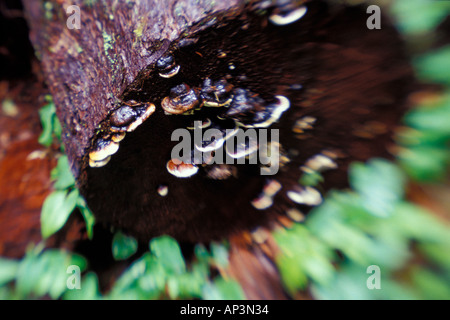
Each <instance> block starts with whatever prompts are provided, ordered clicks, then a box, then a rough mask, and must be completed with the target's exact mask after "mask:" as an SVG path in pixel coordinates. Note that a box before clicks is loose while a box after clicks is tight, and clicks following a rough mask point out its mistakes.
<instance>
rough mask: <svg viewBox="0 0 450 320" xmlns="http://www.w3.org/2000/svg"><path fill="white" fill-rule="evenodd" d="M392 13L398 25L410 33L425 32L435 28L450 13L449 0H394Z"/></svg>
mask: <svg viewBox="0 0 450 320" xmlns="http://www.w3.org/2000/svg"><path fill="white" fill-rule="evenodd" d="M391 13H392V14H393V15H394V16H395V17H396V20H397V27H398V28H399V29H400V31H401V32H403V33H405V34H409V35H414V34H424V33H428V32H431V31H433V30H434V28H436V27H437V26H438V25H439V23H441V22H442V21H443V20H444V19H445V17H446V16H447V15H448V14H449V13H450V3H449V2H448V1H436V0H392V1H391Z"/></svg>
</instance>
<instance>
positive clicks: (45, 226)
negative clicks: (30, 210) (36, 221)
mask: <svg viewBox="0 0 450 320" xmlns="http://www.w3.org/2000/svg"><path fill="white" fill-rule="evenodd" d="M78 197H79V192H78V190H77V189H75V190H73V191H72V192H70V193H69V194H68V195H67V191H54V192H52V193H51V194H50V195H49V196H48V197H47V199H45V201H44V204H43V206H42V212H41V232H42V237H43V238H44V239H47V238H48V237H50V236H51V235H53V234H54V233H55V232H57V231H59V230H60V229H61V228H62V227H63V226H64V224H65V223H66V222H67V219H68V218H69V216H70V214H71V213H72V211H73V210H74V209H75V206H76V203H77V199H78Z"/></svg>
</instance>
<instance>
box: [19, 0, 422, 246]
mask: <svg viewBox="0 0 450 320" xmlns="http://www.w3.org/2000/svg"><path fill="white" fill-rule="evenodd" d="M91 3H92V4H91ZM211 3H214V5H213V4H211ZM245 3H246V4H244V2H243V1H239V0H235V1H231V0H230V1H217V2H210V1H194V0H192V1H189V0H185V1H175V0H173V1H156V0H155V1H152V0H146V1H144V0H141V1H123V2H122V1H92V2H90V1H76V2H75V3H73V2H72V1H45V2H44V1H35V0H28V1H25V8H26V12H27V15H28V21H29V25H30V29H31V39H32V41H33V43H34V46H35V48H36V50H37V52H38V55H39V58H40V59H41V61H42V64H43V68H44V71H45V74H46V79H47V85H48V86H49V88H50V91H51V93H52V95H53V98H54V101H55V103H56V106H57V113H58V116H59V118H60V120H61V122H62V125H63V142H64V145H65V146H66V151H67V154H68V156H69V159H70V161H71V164H72V169H73V172H74V174H75V176H76V178H77V181H78V184H79V186H80V188H81V191H82V193H83V195H84V196H85V197H86V199H87V201H88V204H89V205H90V207H91V208H92V209H93V211H94V213H95V215H96V217H97V219H98V221H99V222H105V223H108V224H112V225H114V226H116V227H119V228H121V229H123V230H125V231H127V232H129V233H130V234H133V235H135V236H137V237H138V238H139V239H141V240H144V241H147V240H149V239H150V238H151V237H153V236H156V235H160V234H163V233H166V234H170V235H172V236H174V237H176V238H177V239H179V240H182V241H189V242H196V241H208V240H211V239H220V238H222V237H225V236H229V235H231V234H237V233H239V232H240V231H242V230H253V229H254V228H256V227H258V226H260V225H262V226H270V225H271V224H272V223H273V221H275V220H276V217H278V216H284V215H285V213H286V212H287V211H288V210H289V209H292V208H297V209H301V210H303V211H307V210H308V209H309V207H310V205H311V204H316V202H318V201H306V202H302V201H303V200H301V199H299V198H298V197H297V198H295V197H294V199H293V197H292V196H289V195H290V193H289V192H290V191H296V192H297V193H298V192H300V193H301V192H302V191H301V190H302V189H301V187H300V186H299V185H298V180H299V178H300V176H301V174H302V172H304V171H305V167H308V166H313V167H314V166H317V164H318V163H317V162H316V163H315V164H311V162H308V161H309V160H311V159H314V157H315V156H318V155H321V156H325V157H326V158H327V159H328V160H330V161H332V162H333V163H334V164H335V165H337V167H338V169H336V170H332V171H329V172H327V173H325V178H326V179H325V181H326V182H325V183H324V184H323V185H322V186H321V187H320V190H319V191H321V192H324V191H326V190H328V189H329V188H330V187H343V186H346V184H347V180H346V170H347V167H348V164H349V163H350V162H351V161H354V160H365V159H368V158H370V157H373V156H386V157H387V156H389V153H388V151H387V147H388V145H389V143H390V142H391V137H392V130H393V129H394V128H395V126H396V124H397V123H398V121H399V119H400V117H401V115H402V113H403V112H404V110H405V108H406V97H407V95H408V93H409V92H410V91H411V86H412V82H413V81H412V79H413V77H412V73H411V70H410V68H409V66H408V63H407V58H406V57H405V55H404V53H403V49H402V44H401V40H400V39H399V37H398V36H397V33H396V31H395V29H394V28H393V27H392V26H391V25H390V23H389V21H388V20H386V19H384V18H383V21H382V25H383V28H382V30H369V29H367V27H366V19H367V14H366V13H365V7H364V6H353V7H346V6H343V5H340V4H339V5H337V4H336V3H335V2H333V1H330V2H328V1H319V0H317V1H291V2H289V3H288V4H285V1H273V2H268V1H250V2H249V3H247V2H245ZM304 3H306V6H307V7H306V8H307V11H306V13H305V12H304V11H303V13H305V14H304V15H303V16H302V17H301V18H298V19H297V20H296V21H292V23H288V24H287V23H284V22H281V23H280V22H279V21H278V22H277V20H276V19H277V18H278V19H280V18H283V14H282V13H283V10H284V11H285V12H284V13H286V12H288V13H292V12H294V13H296V14H297V13H302V11H301V9H302V8H305V7H302V4H304ZM69 4H77V5H78V6H79V7H80V9H81V29H80V30H70V29H68V28H67V27H66V20H67V18H68V15H67V14H66V12H65V9H66V8H67V6H68V5H69ZM299 8H300V9H299ZM299 10H300V11H299ZM280 12H281V13H280ZM287 16H288V17H289V16H290V15H289V14H288V15H287ZM274 17H275V19H274ZM280 24H281V25H280ZM171 59H173V60H171ZM207 79H211V80H212V81H213V82H215V81H222V84H226V86H225V87H226V88H232V89H230V90H231V91H229V92H228V91H227V92H225V93H224V95H225V96H226V97H228V98H230V101H231V102H229V101H228V102H224V101H226V99H224V100H223V101H222V102H223V105H224V106H222V107H221V108H211V107H210V106H211V104H212V103H213V102H214V103H216V104H217V103H218V102H220V101H221V99H220V98H219V96H218V95H219V94H222V93H220V92H219V89H218V88H219V86H220V85H219V84H217V83H216V84H214V86H211V85H210V86H209V87H214V89H213V91H214V90H215V91H214V92H213V94H212V96H213V97H212V98H209V97H208V93H206V91H207V90H206V89H208V88H209V87H208V85H207V84H205V83H207V82H205V81H207ZM180 85H185V86H181V87H180ZM207 87H208V88H207ZM175 89H176V90H175ZM183 90H184V91H186V92H185V93H184V94H183V92H182V91H183ZM189 90H191V91H189ZM224 90H225V91H226V90H227V89H224ZM187 93H189V94H187ZM214 94H215V95H216V96H215V97H214ZM227 95H228V96H227ZM239 96H240V97H242V99H243V100H244V102H245V103H243V104H240V102H239V100H238V99H237V98H236V97H239ZM279 96H282V97H285V99H286V100H287V101H289V102H290V104H289V106H290V107H289V109H288V110H285V112H284V113H283V114H282V116H281V117H280V119H278V120H279V121H277V122H275V123H273V124H271V125H270V126H269V127H270V128H271V129H279V130H280V145H281V147H282V151H283V153H282V157H281V163H280V165H281V166H282V168H281V170H280V171H279V172H278V173H277V174H276V175H275V176H272V177H269V178H268V177H266V176H261V175H260V174H259V170H260V166H259V165H249V164H246V165H236V166H235V165H232V166H228V167H225V168H224V167H220V166H208V165H202V166H198V168H196V169H197V170H198V173H197V174H196V175H194V176H192V177H190V178H179V177H177V176H176V175H173V174H171V173H170V172H169V171H171V169H170V168H172V169H178V167H174V166H173V163H172V164H170V165H169V170H168V169H167V168H166V167H167V165H168V162H169V160H171V158H170V152H171V150H172V148H173V147H174V145H175V144H176V143H175V142H173V141H171V134H172V132H173V131H174V130H175V129H177V128H186V127H189V126H190V125H191V123H192V121H193V120H206V119H207V118H208V119H209V118H211V119H214V121H217V123H219V122H220V123H222V122H223V123H225V124H221V125H219V127H220V126H221V128H222V129H224V128H225V127H226V126H228V125H230V122H231V123H232V124H233V125H234V124H235V123H237V122H239V123H247V126H249V123H250V124H254V123H257V120H255V119H256V118H257V116H260V117H267V115H271V116H273V114H274V113H275V112H274V111H273V110H274V108H275V106H277V105H281V104H280V103H279V102H277V101H282V100H279V99H278V100H277V97H279ZM167 97H169V98H170V99H169V98H167ZM167 99H168V100H167ZM176 99H178V100H176ZM183 99H184V100H183ZM208 99H212V100H208ZM214 99H216V100H217V101H215V100H214ZM168 101H169V102H168ZM174 101H175V102H176V101H178V102H179V104H178V105H175V102H174ZM180 101H181V102H180ZM283 101H284V100H283ZM178 102H176V103H178ZM205 102H207V103H205ZM277 103H278V104H277ZM207 104H209V107H208V105H207ZM194 105H195V107H194ZM180 106H181V107H183V108H187V109H190V111H192V110H196V109H195V108H197V109H200V107H202V108H201V110H197V111H195V113H194V115H175V113H176V112H175V111H171V109H170V108H175V109H176V108H181V107H180ZM246 106H247V107H248V106H249V107H248V108H247V107H246ZM246 108H247V109H246ZM187 109H186V110H187ZM177 110H178V109H177ZM217 110H219V111H217ZM230 110H231V111H233V112H235V113H233V112H231V111H230ZM168 112H169V113H173V114H172V115H168V114H167V113H168ZM177 112H178V111H177ZM128 116H129V117H130V118H131V119H132V120H133V121H135V122H134V123H135V124H136V121H137V122H138V123H140V122H143V121H144V120H145V122H143V123H142V125H140V126H139V127H138V128H136V129H135V128H133V129H135V130H134V131H133V130H131V129H130V128H131V127H130V126H131V124H130V123H129V121H128V120H129V119H128V118H127V117H128ZM147 116H149V117H148V119H147ZM146 119H147V120H146ZM217 119H220V120H217ZM249 119H250V120H249ZM141 120H142V121H141ZM246 121H247V122H246ZM249 121H250V122H249ZM252 121H253V122H252ZM299 121H300V122H299ZM217 123H216V124H217ZM259 124H260V123H259ZM125 131H133V132H128V133H127V136H126V138H125V139H124V140H123V141H121V142H120V150H118V152H117V153H116V154H115V155H113V156H112V158H111V159H110V160H109V158H108V159H107V160H108V161H109V163H107V164H106V162H107V161H106V160H105V157H104V152H105V150H107V151H108V152H111V148H113V149H114V148H116V146H115V144H114V143H112V142H111V141H115V140H120V139H122V138H123V136H122V133H124V132H125ZM111 146H112V147H111ZM96 150H97V151H98V150H100V151H101V152H100V153H101V154H100V155H99V154H97V153H96ZM114 151H117V150H116V149H114ZM111 153H113V152H111ZM103 160H105V161H103ZM334 164H333V165H334ZM333 165H332V166H331V167H333ZM98 166H101V167H100V168H99V167H98ZM171 166H172V167H171ZM331 167H330V169H331ZM188 168H190V167H189V166H188ZM302 168H303V169H302ZM191 169H192V168H191ZM302 170H303V171H302ZM172 171H173V170H172ZM175 171H176V170H175ZM270 181H272V184H271V185H270V184H268V183H269V182H270ZM265 186H266V187H267V186H272V187H274V186H275V189H277V190H276V192H274V193H275V194H274V195H272V196H270V197H268V198H269V199H268V198H267V197H264V196H261V194H262V193H263V189H264V187H265ZM277 186H279V187H280V190H278V188H277ZM303 191H304V190H303ZM310 191H311V190H309V191H308V192H310ZM291 195H292V194H291ZM314 195H315V193H314V191H312V193H310V194H309V196H313V197H314ZM261 197H262V198H261ZM300 198H301V197H300ZM316 200H317V199H316ZM319 200H320V199H319ZM267 202H269V203H267ZM298 202H300V204H299V203H298Z"/></svg>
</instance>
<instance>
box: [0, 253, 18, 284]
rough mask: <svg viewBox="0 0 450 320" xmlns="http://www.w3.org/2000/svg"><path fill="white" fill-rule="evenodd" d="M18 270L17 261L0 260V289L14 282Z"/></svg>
mask: <svg viewBox="0 0 450 320" xmlns="http://www.w3.org/2000/svg"><path fill="white" fill-rule="evenodd" d="M18 268H19V262H18V261H15V260H11V259H5V258H0V287H1V286H2V285H4V284H6V283H8V282H10V281H12V280H14V278H15V277H16V274H17V269H18Z"/></svg>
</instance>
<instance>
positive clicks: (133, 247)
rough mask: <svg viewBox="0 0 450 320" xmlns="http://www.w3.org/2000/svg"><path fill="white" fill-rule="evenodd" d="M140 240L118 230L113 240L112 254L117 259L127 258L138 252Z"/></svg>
mask: <svg viewBox="0 0 450 320" xmlns="http://www.w3.org/2000/svg"><path fill="white" fill-rule="evenodd" d="M137 248H138V242H137V240H136V239H134V238H133V237H129V236H126V235H124V234H123V233H122V232H120V231H118V232H116V234H115V235H114V238H113V241H112V254H113V257H114V259H115V260H126V259H128V258H129V257H131V256H132V255H133V254H135V253H136V251H137Z"/></svg>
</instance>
